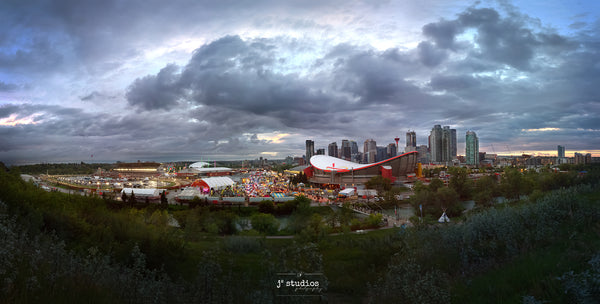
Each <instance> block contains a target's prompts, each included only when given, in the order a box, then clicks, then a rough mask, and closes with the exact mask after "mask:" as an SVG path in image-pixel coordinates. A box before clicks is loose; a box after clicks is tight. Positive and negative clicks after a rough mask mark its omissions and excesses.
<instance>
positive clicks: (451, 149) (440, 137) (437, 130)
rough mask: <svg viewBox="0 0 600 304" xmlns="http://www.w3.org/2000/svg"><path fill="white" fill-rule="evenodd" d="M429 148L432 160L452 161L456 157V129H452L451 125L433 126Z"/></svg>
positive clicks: (440, 161) (438, 161)
mask: <svg viewBox="0 0 600 304" xmlns="http://www.w3.org/2000/svg"><path fill="white" fill-rule="evenodd" d="M429 150H430V152H431V161H432V162H437V163H443V162H451V161H452V160H453V159H455V158H456V129H450V126H444V127H443V128H442V126H441V125H435V126H433V129H431V133H430V135H429Z"/></svg>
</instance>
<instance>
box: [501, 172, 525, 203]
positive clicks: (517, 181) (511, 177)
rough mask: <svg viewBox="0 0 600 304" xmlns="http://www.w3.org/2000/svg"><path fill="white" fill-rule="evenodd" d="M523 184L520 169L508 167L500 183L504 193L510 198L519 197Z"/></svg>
mask: <svg viewBox="0 0 600 304" xmlns="http://www.w3.org/2000/svg"><path fill="white" fill-rule="evenodd" d="M522 185H523V176H522V174H521V172H520V171H519V169H516V168H506V170H505V171H504V175H503V176H502V182H501V184H500V186H501V188H502V194H503V195H504V197H506V198H508V199H516V198H519V195H520V194H521V188H522Z"/></svg>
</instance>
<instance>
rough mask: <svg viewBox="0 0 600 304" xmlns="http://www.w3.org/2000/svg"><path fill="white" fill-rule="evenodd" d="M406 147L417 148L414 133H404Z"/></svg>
mask: <svg viewBox="0 0 600 304" xmlns="http://www.w3.org/2000/svg"><path fill="white" fill-rule="evenodd" d="M406 146H407V147H416V146H417V133H415V131H408V132H406Z"/></svg>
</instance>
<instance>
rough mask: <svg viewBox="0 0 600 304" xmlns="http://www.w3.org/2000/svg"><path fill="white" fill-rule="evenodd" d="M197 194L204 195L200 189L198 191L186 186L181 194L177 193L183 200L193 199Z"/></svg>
mask: <svg viewBox="0 0 600 304" xmlns="http://www.w3.org/2000/svg"><path fill="white" fill-rule="evenodd" d="M196 196H198V197H200V196H202V193H200V191H198V189H195V188H186V189H184V190H183V191H181V193H180V194H179V195H177V198H178V199H181V200H192V199H194V197H196Z"/></svg>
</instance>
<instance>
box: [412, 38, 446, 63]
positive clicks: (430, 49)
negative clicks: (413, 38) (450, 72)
mask: <svg viewBox="0 0 600 304" xmlns="http://www.w3.org/2000/svg"><path fill="white" fill-rule="evenodd" d="M417 51H418V54H419V60H420V61H421V63H422V64H424V65H426V66H428V67H434V66H437V65H439V64H440V63H442V61H444V59H446V57H448V55H447V54H446V52H445V51H444V50H443V49H437V48H436V47H435V46H434V45H432V44H431V43H430V42H428V41H422V42H421V43H419V46H418V47H417Z"/></svg>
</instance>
